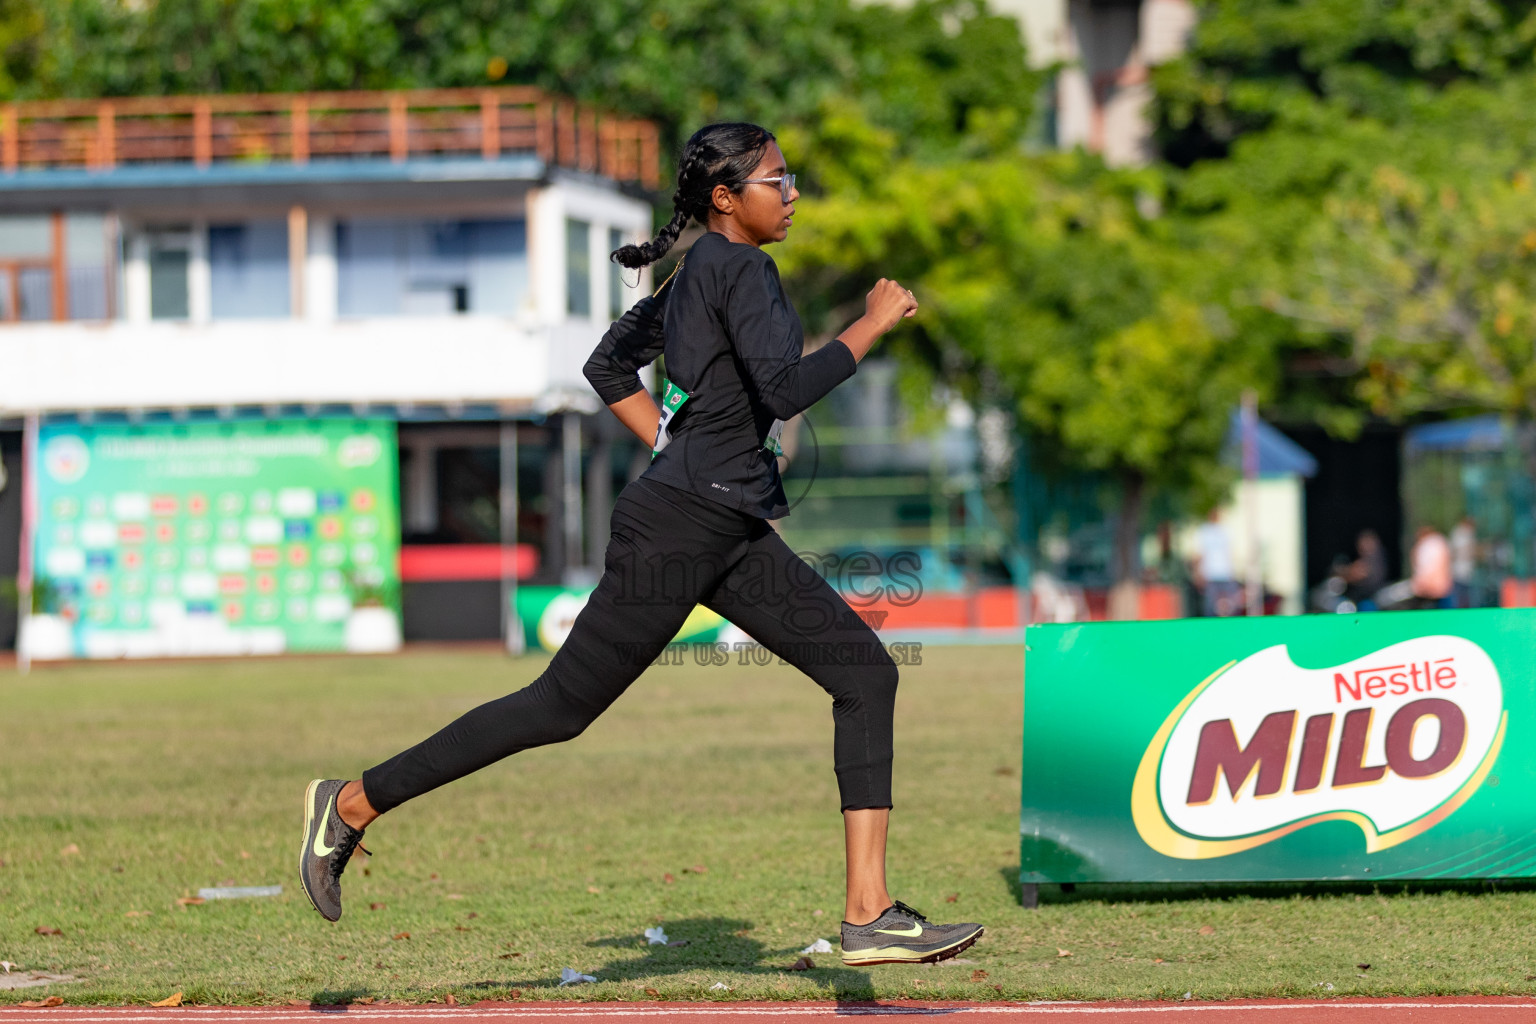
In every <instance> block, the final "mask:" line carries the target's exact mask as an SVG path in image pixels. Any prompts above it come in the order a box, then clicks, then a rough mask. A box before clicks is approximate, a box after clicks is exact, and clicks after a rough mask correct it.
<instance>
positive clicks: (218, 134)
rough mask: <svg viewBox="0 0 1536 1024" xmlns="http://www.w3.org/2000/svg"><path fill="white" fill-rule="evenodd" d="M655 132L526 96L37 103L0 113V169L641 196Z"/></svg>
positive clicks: (488, 92)
mask: <svg viewBox="0 0 1536 1024" xmlns="http://www.w3.org/2000/svg"><path fill="white" fill-rule="evenodd" d="M657 148H658V143H657V132H656V126H655V125H654V124H652V123H651V122H649V121H644V120H639V119H635V118H622V117H616V116H614V115H611V114H606V113H603V112H600V111H598V110H596V109H594V108H592V107H587V106H582V105H578V104H576V103H574V102H572V101H569V100H562V99H559V98H556V97H551V96H548V95H546V94H545V93H544V92H542V91H541V90H539V89H535V88H531V87H517V86H511V87H499V88H490V89H418V90H410V91H401V92H324V93H293V94H260V95H245V96H155V97H148V96H145V97H131V98H125V99H103V100H38V101H29V102H23V103H13V104H8V105H6V106H4V107H3V108H0V169H3V170H4V172H5V173H6V174H14V173H16V172H17V171H19V170H23V169H31V168H61V167H83V168H89V169H93V170H110V169H112V168H114V167H121V166H126V165H133V164H138V165H142V164H156V163H190V164H194V165H196V166H198V167H208V166H210V165H212V164H219V163H222V164H228V163H249V162H261V161H286V162H291V163H298V164H302V163H307V162H309V161H311V160H322V159H335V158H344V159H345V158H352V159H356V158H366V157H387V158H389V159H390V160H394V161H397V162H398V161H403V160H406V159H408V158H410V157H415V156H478V157H482V158H484V159H487V160H494V159H496V158H498V157H500V156H502V155H504V154H515V153H528V154H536V155H538V156H539V157H540V158H541V159H542V160H544V161H546V162H547V163H550V164H553V165H557V166H560V167H569V168H572V169H575V170H581V171H589V172H592V173H594V174H600V175H604V176H606V177H610V178H614V179H616V180H618V181H633V182H638V183H640V184H642V185H644V186H646V187H647V188H655V187H657V185H658V183H659V177H658V171H657V156H658V154H657Z"/></svg>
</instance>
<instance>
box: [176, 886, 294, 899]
mask: <svg viewBox="0 0 1536 1024" xmlns="http://www.w3.org/2000/svg"><path fill="white" fill-rule="evenodd" d="M197 894H198V896H200V897H202V898H203V899H205V900H248V899H252V898H254V897H257V896H281V895H282V894H283V887H282V886H280V885H215V886H213V887H211V888H207V889H199V890H197Z"/></svg>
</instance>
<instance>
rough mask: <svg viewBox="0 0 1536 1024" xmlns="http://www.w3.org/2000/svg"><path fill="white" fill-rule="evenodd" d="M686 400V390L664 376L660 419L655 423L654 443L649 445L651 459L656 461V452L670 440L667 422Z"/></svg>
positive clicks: (670, 435)
mask: <svg viewBox="0 0 1536 1024" xmlns="http://www.w3.org/2000/svg"><path fill="white" fill-rule="evenodd" d="M686 401H688V392H686V391H684V390H683V389H682V388H680V387H678V386H677V385H676V384H673V383H672V381H671V379H670V378H666V387H665V389H664V390H663V391H662V393H661V420H660V422H658V423H657V424H656V443H655V444H653V445H652V446H651V461H652V462H654V461H656V456H657V454H658V453H659V452H660V451H661V450H662V449H663V448H665V447H666V446H667V445H668V444H670V443H671V442H672V433H671V431H669V430H667V424H668V423H670V422H672V417H673V416H674V415H676V414H677V410H679V409H681V408H682V407H683V403H684V402H686Z"/></svg>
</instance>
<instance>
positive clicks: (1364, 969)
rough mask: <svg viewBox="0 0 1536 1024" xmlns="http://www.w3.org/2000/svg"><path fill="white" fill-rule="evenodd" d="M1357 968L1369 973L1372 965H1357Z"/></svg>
mask: <svg viewBox="0 0 1536 1024" xmlns="http://www.w3.org/2000/svg"><path fill="white" fill-rule="evenodd" d="M1355 966H1356V967H1357V968H1359V969H1360V970H1362V971H1368V970H1370V969H1371V965H1370V964H1355Z"/></svg>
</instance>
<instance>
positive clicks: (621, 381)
mask: <svg viewBox="0 0 1536 1024" xmlns="http://www.w3.org/2000/svg"><path fill="white" fill-rule="evenodd" d="M661 301H662V300H661V299H660V298H659V297H658V296H655V295H648V296H646V297H645V298H643V299H641V300H640V301H639V302H637V303H635V305H634V306H633V308H631V309H630V310H629V312H627V313H625V314H624V315H623V316H622V317H620V318H619V319H618V320H615V321H614V323H613V326H611V327H609V328H608V331H607V333H605V334H604V335H603V340H602V341H600V342H598V345H597V348H596V349H595V350H593V352H592V355H591V356H590V357H589V358H588V359H587V362H586V365H585V366H583V367H582V370H581V372H582V374H583V376H585V377H586V378H587V382H588V383H589V384H591V385H592V390H594V391H596V392H597V394H598V397H599V398H601V399H602V400H603V402H604V404H606V405H607V406H608V408H609V409H611V410H613V414H614V415H615V416H617V417H618V418H619V422H621V423H623V424H624V425H625V426H626V427H628V428H629V429H630V430H631V431H633V432H634V434H635V436H636V437H638V438H639V439H640V440H641V442H642V443H644V444H645V446H646V447H650V446H651V445H653V444H655V443H656V426H657V424H658V423H660V422H661V409H660V407H658V406H657V405H656V399H655V398H654V397H652V395H651V393H650V392H649V391H647V390H646V389H645V384H644V382H642V381H641V380H640V368H641V367H642V366H648V365H650V364H651V363H653V362H655V360H656V357H657V356H659V355H661V351H662V348H663V345H664V342H665V338H664V336H663V334H662V329H661V328H662V320H661V308H662V307H661Z"/></svg>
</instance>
